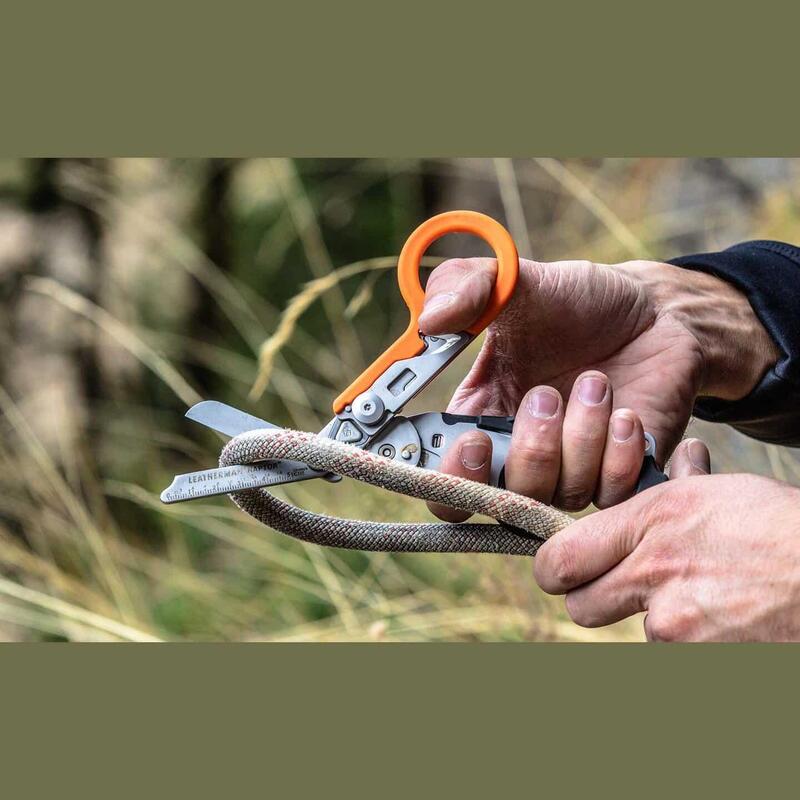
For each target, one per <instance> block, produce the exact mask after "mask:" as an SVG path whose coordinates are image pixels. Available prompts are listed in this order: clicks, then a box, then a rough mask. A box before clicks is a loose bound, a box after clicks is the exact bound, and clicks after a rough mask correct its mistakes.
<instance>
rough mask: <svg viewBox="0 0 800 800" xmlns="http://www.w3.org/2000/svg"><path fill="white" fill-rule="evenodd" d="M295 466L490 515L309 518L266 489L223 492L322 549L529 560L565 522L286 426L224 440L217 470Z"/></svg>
mask: <svg viewBox="0 0 800 800" xmlns="http://www.w3.org/2000/svg"><path fill="white" fill-rule="evenodd" d="M284 459H287V460H291V461H300V462H303V463H304V464H308V466H310V467H312V468H313V469H317V470H321V471H323V472H332V473H335V474H336V475H342V476H345V477H348V478H354V479H355V480H358V481H362V482H364V483H369V484H372V485H373V486H380V487H381V488H383V489H388V490H389V491H392V492H397V493H399V494H404V495H408V496H411V497H417V498H419V499H421V500H429V501H433V502H435V503H441V504H442V505H446V506H450V507H452V508H458V509H461V510H462V511H469V512H473V513H478V514H484V515H485V516H489V517H492V518H493V519H496V520H497V521H498V522H500V523H501V524H500V525H494V524H489V523H456V524H451V523H445V522H434V523H394V522H369V521H362V520H351V519H341V518H338V517H330V516H327V515H325V514H314V513H312V512H310V511H304V510H303V509H300V508H296V507H295V506H293V505H290V504H289V503H284V502H283V501H281V500H278V499H277V498H276V497H273V496H272V495H271V494H270V493H269V492H268V491H267V490H266V489H248V490H246V491H241V492H236V493H234V494H231V498H232V499H233V501H234V502H235V503H236V505H238V506H239V508H241V509H242V511H245V512H246V513H247V514H249V515H250V516H251V517H254V518H255V519H257V520H259V522H262V523H264V524H265V525H268V526H269V527H270V528H274V529H275V530H277V531H280V532H281V533H285V534H287V535H288V536H293V537H295V538H297V539H302V540H303V541H306V542H312V543H314V544H319V545H325V546H328V547H343V548H348V549H353V550H378V551H399V552H416V553H506V554H509V555H526V556H532V555H534V554H535V553H536V551H537V550H538V549H539V547H540V545H541V544H542V543H543V542H544V541H545V540H546V539H548V538H549V537H550V536H552V535H553V534H554V533H556V532H557V531H559V530H561V529H562V528H564V527H566V526H567V525H568V524H569V523H570V521H571V518H570V517H569V516H568V515H567V514H564V513H562V512H560V511H557V510H556V509H554V508H551V507H550V506H546V505H543V504H542V503H539V502H538V501H536V500H532V499H531V498H529V497H523V496H522V495H519V494H516V493H515V492H510V491H508V490H507V489H498V488H496V487H493V486H486V485H485V484H482V483H476V482H475V481H470V480H467V479H466V478H458V477H455V476H453V475H446V474H444V473H442V472H435V471H433V470H426V469H421V468H419V467H412V466H409V465H407V464H402V463H399V462H397V461H392V460H390V459H387V458H384V457H382V456H379V455H377V454H375V453H370V452H367V451H366V450H361V449H360V448H357V447H354V446H352V445H349V444H343V443H342V442H337V441H334V440H332V439H326V438H324V437H320V436H317V435H315V434H313V433H303V432H301V431H294V430H288V429H279V430H257V431H250V432H248V433H244V434H242V435H240V436H236V437H235V438H233V439H231V440H230V441H229V442H228V444H227V445H226V446H225V448H224V449H223V451H222V454H221V455H220V466H223V467H227V466H232V465H234V464H252V463H253V462H256V461H269V460H284Z"/></svg>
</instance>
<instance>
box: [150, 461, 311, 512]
mask: <svg viewBox="0 0 800 800" xmlns="http://www.w3.org/2000/svg"><path fill="white" fill-rule="evenodd" d="M321 475H322V473H321V472H317V470H315V469H311V467H307V466H306V465H305V464H300V463H299V462H297V461H265V462H264V463H263V464H240V465H234V466H231V467H219V468H217V469H204V470H202V471H201V472H187V473H185V474H183V475H176V476H175V478H174V479H173V480H172V483H171V484H170V485H169V486H168V487H167V488H166V489H164V491H163V492H161V502H162V503H182V502H183V501H184V500H197V499H198V498H200V497H213V496H214V495H218V494H230V493H231V492H239V491H242V490H243V489H257V488H259V487H261V486H278V485H279V484H281V483H294V482H296V481H307V480H311V479H312V478H319V477H321Z"/></svg>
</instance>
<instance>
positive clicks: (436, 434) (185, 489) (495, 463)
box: [161, 211, 666, 503]
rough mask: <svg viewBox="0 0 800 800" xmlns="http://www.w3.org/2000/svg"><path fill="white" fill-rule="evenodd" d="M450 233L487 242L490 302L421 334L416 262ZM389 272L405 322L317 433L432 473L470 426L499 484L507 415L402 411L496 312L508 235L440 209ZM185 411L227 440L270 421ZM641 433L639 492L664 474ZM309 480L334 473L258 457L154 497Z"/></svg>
mask: <svg viewBox="0 0 800 800" xmlns="http://www.w3.org/2000/svg"><path fill="white" fill-rule="evenodd" d="M448 233H471V234H474V235H476V236H479V237H481V238H482V239H484V240H485V241H486V242H488V243H489V245H491V247H492V249H493V250H494V252H495V255H496V257H497V279H496V281H495V285H494V288H493V290H492V294H491V296H490V299H489V303H488V305H487V306H486V308H485V310H484V312H483V314H482V315H481V317H480V318H479V319H478V320H477V321H476V322H475V323H474V324H473V325H471V326H470V327H469V328H467V329H466V330H464V331H460V332H458V333H452V334H445V335H440V336H427V335H424V334H422V333H421V332H420V331H419V327H418V324H417V322H418V319H419V315H420V313H421V311H422V306H423V302H424V299H425V292H424V290H423V288H422V285H421V284H420V280H419V267H420V261H421V259H422V256H423V255H424V253H425V251H426V250H427V248H428V247H429V246H430V245H431V244H432V243H433V242H434V241H435V240H436V239H438V238H440V237H441V236H444V235H445V234H448ZM397 274H398V282H399V284H400V292H401V294H402V296H403V299H404V300H405V302H406V305H407V306H408V309H409V312H410V316H411V319H410V322H409V325H408V328H407V329H406V331H405V333H403V335H402V336H401V337H400V338H399V339H398V340H397V341H396V342H395V343H394V344H393V345H391V347H389V349H388V350H386V351H385V352H384V353H383V354H382V355H381V356H380V357H379V358H378V359H377V360H376V361H375V362H374V363H373V364H372V365H371V366H370V367H369V368H367V369H366V370H365V371H364V372H363V373H362V374H361V375H360V376H359V377H358V378H357V379H356V380H355V381H354V382H353V383H352V384H350V386H348V388H347V389H345V391H343V392H342V393H341V394H340V395H339V396H338V397H337V398H336V400H335V401H334V403H333V412H334V417H333V419H332V420H331V421H330V422H329V423H328V424H327V425H326V426H325V427H324V428H323V429H322V430H321V431H320V432H319V436H323V437H328V438H331V439H336V440H338V441H340V442H345V443H347V444H351V445H354V446H356V447H360V448H364V449H366V450H369V451H371V452H374V453H377V454H379V455H381V456H383V457H384V458H387V459H396V460H399V461H401V462H403V463H405V464H409V465H412V466H417V467H422V468H424V469H433V470H435V469H438V468H439V466H440V464H441V461H442V457H443V456H444V453H445V452H446V451H447V449H448V447H449V446H450V445H451V444H452V443H453V442H454V441H455V439H456V438H457V437H458V436H460V435H461V434H462V433H465V432H466V431H469V430H474V429H476V428H478V429H480V430H482V431H484V432H485V433H486V434H487V435H488V436H489V438H490V439H491V441H492V462H491V471H490V478H489V482H490V484H491V485H493V486H503V485H504V483H503V467H504V465H505V461H506V456H507V454H508V449H509V445H510V443H511V430H512V427H513V424H514V418H513V417H494V416H485V415H481V416H465V415H461V414H448V413H438V412H429V413H425V414H415V415H413V416H409V417H404V416H401V411H402V410H403V407H404V406H405V405H406V404H407V403H408V402H409V401H410V400H411V399H412V398H413V397H415V396H416V395H417V394H419V393H420V392H421V391H422V390H423V389H424V388H425V387H426V386H427V385H428V384H429V383H430V382H431V381H432V380H433V379H434V378H435V377H436V376H437V375H438V374H439V373H440V372H442V370H444V369H445V368H446V367H447V365H448V364H450V362H452V361H453V360H454V359H455V358H456V357H457V356H458V355H459V354H460V353H461V352H462V351H463V350H464V349H465V348H466V347H467V346H468V345H469V344H470V342H472V341H473V340H474V339H475V337H476V336H478V335H479V334H480V333H481V332H482V331H483V330H484V329H485V328H486V327H487V325H489V323H490V322H491V321H492V320H493V319H494V318H495V317H496V316H497V315H498V314H499V313H500V311H502V309H503V308H504V306H505V305H506V303H507V302H508V300H509V299H510V297H511V295H512V293H513V292H514V288H515V286H516V282H517V276H518V274H519V258H518V256H517V250H516V247H515V246H514V242H513V240H512V238H511V236H510V235H509V233H508V231H506V229H505V228H504V227H503V226H502V225H500V223H498V222H496V221H495V220H493V219H491V218H490V217H487V216H485V215H484V214H479V213H477V212H474V211H451V212H447V213H445V214H439V215H438V216H435V217H432V218H431V219H429V220H427V221H426V222H424V223H423V224H422V225H420V226H419V227H418V228H417V229H416V230H415V231H414V232H413V233H412V234H411V236H410V237H409V238H408V240H407V241H406V243H405V245H404V247H403V250H402V252H401V253H400V258H399V261H398V266H397ZM186 416H187V417H188V418H189V419H191V420H194V421H195V422H198V423H200V424H201V425H205V426H206V427H208V428H211V429H213V430H215V431H218V432H219V433H222V434H224V435H225V436H229V437H232V436H237V435H238V434H241V433H245V432H247V431H252V430H259V429H264V428H275V427H277V426H275V425H272V424H271V423H269V422H265V421H264V420H262V419H258V418H257V417H254V416H251V415H250V414H246V413H245V412H243V411H239V410H238V409H236V408H232V407H231V406H227V405H225V404H223V403H218V402H215V401H204V402H202V403H198V404H196V405H194V406H192V408H190V409H189V411H188V412H187V414H186ZM645 439H646V450H645V457H644V462H643V465H642V470H641V473H640V476H639V481H638V484H637V489H636V491H637V492H638V491H642V490H643V489H647V488H648V487H650V486H654V485H655V484H657V483H661V482H663V481H665V480H666V476H665V475H664V473H663V472H662V471H661V470H660V469H659V468H658V466H657V464H656V461H655V447H656V443H655V440H654V438H653V437H652V436H651V435H650V434H649V433H646V434H645ZM311 478H324V479H326V480H330V481H336V480H338V477H337V476H335V475H331V474H330V473H323V472H319V471H317V470H314V469H311V468H310V467H308V466H306V465H305V464H302V463H299V462H294V461H264V462H261V463H258V464H250V465H241V466H232V467H221V468H218V469H208V470H203V471H201V472H191V473H187V474H184V475H177V476H176V477H175V479H174V480H173V481H172V483H171V484H170V486H169V487H168V488H167V489H165V490H164V491H163V493H162V494H161V500H162V501H163V502H165V503H177V502H181V501H183V500H194V499H196V498H200V497H208V496H211V495H219V494H229V493H231V492H238V491H241V490H243V489H255V488H259V487H266V486H276V485H278V484H283V483H292V482H295V481H305V480H309V479H311Z"/></svg>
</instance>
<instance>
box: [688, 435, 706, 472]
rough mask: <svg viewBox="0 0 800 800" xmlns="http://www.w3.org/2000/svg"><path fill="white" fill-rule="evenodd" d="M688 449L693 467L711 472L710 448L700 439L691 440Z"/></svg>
mask: <svg viewBox="0 0 800 800" xmlns="http://www.w3.org/2000/svg"><path fill="white" fill-rule="evenodd" d="M687 449H688V451H689V461H691V462H692V466H693V467H694V468H695V469H699V470H702V471H703V472H711V464H710V462H709V456H708V448H707V447H706V446H705V445H704V444H703V443H702V442H701V441H700V440H699V439H692V440H690V442H689V444H688V445H687Z"/></svg>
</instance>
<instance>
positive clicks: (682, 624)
mask: <svg viewBox="0 0 800 800" xmlns="http://www.w3.org/2000/svg"><path fill="white" fill-rule="evenodd" d="M697 619H698V615H697V613H696V612H695V611H693V610H692V609H691V608H673V607H670V608H669V609H665V610H663V611H660V612H657V613H655V614H648V616H647V633H648V638H649V639H650V640H651V641H655V642H683V641H687V640H689V639H691V638H692V635H693V633H694V631H695V630H696V625H697Z"/></svg>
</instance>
